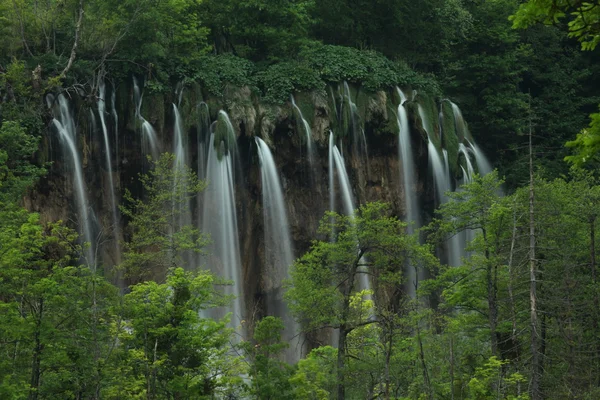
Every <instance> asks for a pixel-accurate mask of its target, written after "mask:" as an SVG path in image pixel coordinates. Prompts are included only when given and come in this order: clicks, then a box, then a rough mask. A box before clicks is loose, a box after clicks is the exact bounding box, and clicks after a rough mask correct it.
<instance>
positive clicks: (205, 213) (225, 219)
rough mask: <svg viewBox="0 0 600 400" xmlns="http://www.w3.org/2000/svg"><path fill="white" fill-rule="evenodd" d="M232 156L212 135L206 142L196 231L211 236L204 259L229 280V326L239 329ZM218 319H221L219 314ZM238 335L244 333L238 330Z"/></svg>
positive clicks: (240, 301) (226, 290) (241, 306)
mask: <svg viewBox="0 0 600 400" xmlns="http://www.w3.org/2000/svg"><path fill="white" fill-rule="evenodd" d="M219 153H221V154H222V156H219ZM234 154H235V152H233V151H231V149H229V151H227V150H226V149H225V145H224V143H223V141H220V142H219V143H215V135H214V133H213V134H211V135H210V139H209V143H208V158H207V161H206V179H207V181H208V186H207V188H206V190H205V191H204V196H203V210H202V223H201V224H200V225H199V226H198V228H199V229H200V230H201V231H202V232H204V233H208V234H210V236H211V239H212V244H211V245H210V246H209V249H210V252H209V255H208V256H206V257H205V259H206V263H207V265H208V266H210V268H211V270H212V272H213V273H215V275H217V276H220V277H223V278H224V279H226V280H230V281H231V282H232V285H226V286H224V287H223V291H224V294H225V295H230V296H233V297H234V300H233V303H232V306H231V308H230V309H229V310H227V311H230V312H231V313H232V314H233V316H232V319H231V325H232V326H233V327H234V328H236V329H238V328H239V327H241V324H242V321H243V320H244V319H245V316H244V304H243V295H242V294H243V293H242V282H243V281H242V261H241V260H242V258H241V255H240V244H239V238H238V222H237V213H236V203H235V190H234V187H235V186H234V174H233V166H234V161H235V160H234ZM218 317H222V315H219V316H218ZM238 333H239V334H240V335H243V334H244V332H243V330H242V331H238Z"/></svg>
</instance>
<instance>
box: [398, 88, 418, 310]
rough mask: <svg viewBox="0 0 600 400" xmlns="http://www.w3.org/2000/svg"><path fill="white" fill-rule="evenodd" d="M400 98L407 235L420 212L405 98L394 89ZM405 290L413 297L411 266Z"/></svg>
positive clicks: (412, 271)
mask: <svg viewBox="0 0 600 400" xmlns="http://www.w3.org/2000/svg"><path fill="white" fill-rule="evenodd" d="M396 91H397V92H398V95H399V96H400V104H399V105H398V115H397V121H398V157H399V159H400V165H401V168H402V182H401V183H402V191H403V194H404V209H405V215H406V217H405V220H406V222H407V223H408V228H407V233H408V234H412V233H413V232H414V230H415V228H419V227H420V226H421V212H420V210H419V205H418V197H417V188H416V186H415V182H416V180H417V177H416V172H415V162H414V159H413V149H412V143H411V138H410V126H409V123H408V113H407V111H406V108H405V107H404V103H405V102H406V96H405V95H404V92H403V91H402V90H400V88H398V87H397V88H396ZM405 274H406V290H407V293H408V295H409V296H410V297H411V298H414V297H415V288H416V285H417V279H416V278H417V277H416V272H415V269H414V267H413V266H412V265H406V267H405Z"/></svg>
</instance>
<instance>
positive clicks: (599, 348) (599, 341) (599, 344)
mask: <svg viewBox="0 0 600 400" xmlns="http://www.w3.org/2000/svg"><path fill="white" fill-rule="evenodd" d="M590 269H591V273H592V283H593V285H594V286H593V287H594V312H593V314H592V331H593V332H594V335H595V336H596V364H597V365H598V368H597V371H596V373H597V374H598V376H597V377H596V386H599V385H600V372H599V371H600V336H598V307H600V301H599V300H598V291H597V288H596V285H597V283H598V280H597V275H596V216H595V215H592V216H590Z"/></svg>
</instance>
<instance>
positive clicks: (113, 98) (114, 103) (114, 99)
mask: <svg viewBox="0 0 600 400" xmlns="http://www.w3.org/2000/svg"><path fill="white" fill-rule="evenodd" d="M112 89H113V90H112V93H111V95H110V108H111V115H112V117H113V124H114V135H115V149H116V152H115V153H116V154H119V114H118V113H117V88H115V86H114V85H113V88H112ZM117 157H118V156H117ZM115 167H116V169H117V171H118V170H119V162H118V159H117V165H116V166H115Z"/></svg>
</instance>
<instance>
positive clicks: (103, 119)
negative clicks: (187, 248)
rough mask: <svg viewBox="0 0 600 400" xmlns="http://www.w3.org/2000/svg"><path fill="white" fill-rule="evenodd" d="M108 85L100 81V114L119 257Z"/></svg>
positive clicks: (113, 225)
mask: <svg viewBox="0 0 600 400" xmlns="http://www.w3.org/2000/svg"><path fill="white" fill-rule="evenodd" d="M105 96H106V87H105V85H104V81H101V82H100V87H99V98H98V114H99V115H100V125H102V134H103V136H104V151H105V153H106V171H107V175H108V185H109V188H110V205H111V214H112V230H113V238H114V242H115V246H116V247H115V250H116V253H115V254H116V256H117V258H118V257H119V256H120V254H121V246H119V236H120V235H119V213H118V209H117V200H116V196H115V184H114V181H113V169H112V161H111V151H110V140H109V136H108V128H107V126H106V117H105V115H104V113H105V112H106V107H105V106H106V101H105ZM116 261H117V263H118V262H119V261H118V260H116Z"/></svg>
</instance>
